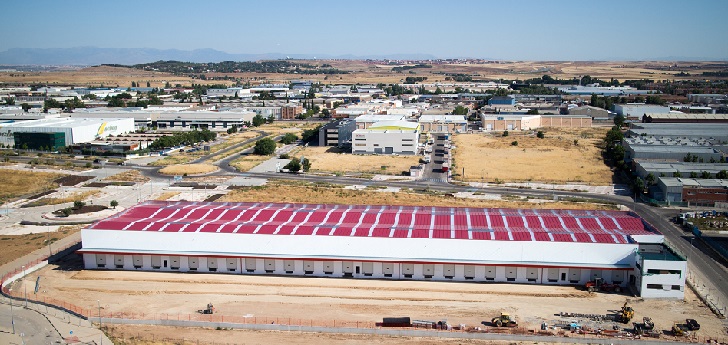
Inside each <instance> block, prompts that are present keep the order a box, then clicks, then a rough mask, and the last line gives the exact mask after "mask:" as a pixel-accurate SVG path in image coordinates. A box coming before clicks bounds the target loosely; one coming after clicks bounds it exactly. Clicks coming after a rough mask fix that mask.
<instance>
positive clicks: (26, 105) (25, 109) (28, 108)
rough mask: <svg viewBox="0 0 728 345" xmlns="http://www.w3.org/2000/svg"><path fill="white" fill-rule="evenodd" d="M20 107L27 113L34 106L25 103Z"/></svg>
mask: <svg viewBox="0 0 728 345" xmlns="http://www.w3.org/2000/svg"><path fill="white" fill-rule="evenodd" d="M20 107H21V108H23V111H24V112H26V113H27V112H28V110H30V108H32V107H31V106H30V104H28V103H23V104H21V105H20Z"/></svg>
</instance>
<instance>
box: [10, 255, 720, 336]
mask: <svg viewBox="0 0 728 345" xmlns="http://www.w3.org/2000/svg"><path fill="white" fill-rule="evenodd" d="M75 265H78V262H76V263H75V264H74V265H71V266H64V267H61V269H58V267H54V266H49V267H46V268H44V269H43V270H41V271H39V272H38V275H40V276H41V277H42V279H41V289H40V291H39V293H38V296H37V297H38V298H40V299H42V298H43V297H53V298H57V299H61V300H63V301H67V302H70V303H73V304H75V305H77V306H79V307H81V308H88V309H90V310H93V311H96V308H97V300H99V301H101V307H102V310H103V311H102V312H103V313H104V314H108V313H127V314H129V313H135V314H139V313H142V312H143V313H145V314H147V317H148V315H149V314H152V315H160V314H166V315H172V317H175V316H176V317H178V318H182V319H186V318H188V317H192V318H193V319H194V318H195V317H196V315H197V314H196V311H197V310H198V309H201V308H203V307H204V306H205V305H206V304H207V303H208V302H212V303H213V304H214V305H215V307H216V309H217V314H216V315H222V316H226V317H230V318H234V317H243V316H247V317H255V318H264V317H265V318H281V319H285V318H291V319H303V320H310V319H313V320H314V321H313V322H314V323H317V322H331V321H333V320H337V324H338V323H343V322H354V323H356V322H359V323H360V324H361V325H372V324H373V323H374V322H376V321H380V320H381V318H382V317H388V316H410V317H412V318H413V319H421V320H434V321H437V320H443V319H446V320H448V321H449V322H450V323H451V324H466V325H470V326H477V325H480V322H481V321H483V320H486V319H490V318H491V317H493V316H495V315H497V314H498V313H500V312H501V311H504V312H509V313H511V314H513V315H515V316H516V317H517V318H518V320H519V322H520V323H521V325H522V326H525V327H527V328H530V329H535V328H537V327H538V326H539V324H540V323H541V322H542V321H547V322H549V323H551V322H552V321H556V320H558V319H559V317H557V316H554V314H555V313H558V312H576V313H585V314H606V313H609V311H613V310H616V309H618V308H619V306H621V305H622V303H624V301H625V300H626V299H627V298H628V297H627V296H626V295H616V294H589V293H587V292H584V291H581V290H578V289H575V288H574V287H567V286H564V287H560V286H543V285H514V284H475V283H455V282H453V283H449V282H416V281H389V280H353V279H331V278H296V277H277V276H247V275H225V274H180V273H157V272H125V271H87V270H77V267H78V266H75ZM35 277H36V274H33V275H29V277H28V281H27V284H30V285H29V289H32V288H33V286H34V283H35ZM14 289H16V290H15V291H21V290H20V289H22V286H17V287H14ZM629 299H630V300H631V301H632V305H633V306H634V308H635V310H636V315H635V321H637V320H641V319H642V317H643V316H650V317H652V318H653V320H654V321H655V324H656V326H657V327H658V328H659V329H669V328H670V327H671V326H672V324H673V322H675V321H681V320H682V321H684V319H685V318H688V317H689V318H695V319H697V320H698V321H699V322H700V323H701V324H702V329H701V331H700V333H699V334H700V335H701V336H714V337H725V336H726V335H725V333H723V332H724V331H723V329H722V323H721V321H720V320H718V319H717V318H716V317H714V316H713V314H712V313H711V312H710V311H709V310H708V309H707V308H706V307H704V306H702V304H700V303H699V302H698V301H697V299H696V297H695V295H694V294H693V293H692V292H691V291H686V300H685V301H675V300H647V301H642V300H639V299H636V298H631V297H630V298H629ZM606 326H607V325H605V328H606ZM609 326H611V324H610V325H609ZM625 327H626V326H625ZM630 327H631V325H630ZM312 343H313V342H312Z"/></svg>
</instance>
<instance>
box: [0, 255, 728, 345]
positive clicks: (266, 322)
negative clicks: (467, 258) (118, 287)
mask: <svg viewBox="0 0 728 345" xmlns="http://www.w3.org/2000/svg"><path fill="white" fill-rule="evenodd" d="M73 246H75V244H74V245H72V246H69V247H66V248H64V249H61V250H58V251H57V253H59V252H63V251H65V250H68V249H69V248H72V247H73ZM46 260H48V258H39V259H36V260H33V261H31V262H28V263H27V264H26V265H24V266H25V271H26V272H24V270H23V269H22V268H16V269H14V270H13V271H11V272H7V273H6V274H4V275H3V276H2V279H0V283H2V289H1V291H2V294H3V295H5V296H7V297H9V298H12V299H13V300H15V301H16V302H14V303H20V304H21V305H23V304H24V305H26V306H35V307H37V306H45V307H46V313H48V311H47V308H54V309H58V310H61V311H64V312H67V313H71V314H74V315H76V316H78V317H81V318H83V319H87V320H89V321H95V322H99V323H100V324H102V325H104V326H107V327H108V326H113V325H121V324H138V325H168V326H178V327H208V328H215V327H218V328H233V329H254V330H256V329H257V330H263V329H265V330H280V331H303V332H322V333H348V334H372V335H390V336H415V337H422V336H424V337H448V338H463V339H493V340H495V339H512V340H519V341H545V342H561V341H562V340H560V339H563V338H550V337H549V336H551V337H568V339H569V342H572V341H573V342H576V343H602V344H617V343H619V344H629V343H630V342H632V341H634V338H629V339H627V338H624V339H619V338H614V337H605V336H596V335H594V334H574V333H572V334H571V335H569V334H568V333H566V334H562V333H556V334H553V333H550V334H548V335H545V334H541V333H542V332H539V331H538V330H528V329H523V328H519V330H518V331H519V332H516V333H512V334H511V333H503V332H501V329H492V330H486V331H472V328H471V331H470V332H465V331H446V330H431V329H428V330H424V329H416V328H404V329H383V328H380V327H377V326H376V324H375V323H374V322H373V321H352V320H321V319H300V318H290V317H275V316H252V315H249V316H248V315H244V316H238V315H220V314H202V313H199V312H198V313H144V312H139V313H134V312H122V311H111V310H103V309H102V308H101V306H100V305H99V306H91V307H89V306H85V307H82V306H78V305H75V304H72V303H68V302H66V301H63V300H61V299H57V298H53V297H50V296H42V297H38V296H37V295H36V294H35V293H34V292H35V290H34V289H32V290H31V294H28V293H27V285H24V286H23V291H19V289H13V288H12V287H13V284H11V283H12V282H13V281H14V280H16V279H18V278H19V277H24V276H25V273H27V272H28V271H33V270H35V269H38V268H40V267H42V266H43V265H44V264H45V263H46V262H47V261H46ZM21 274H22V275H21ZM27 283H28V282H27V281H26V280H24V281H23V284H27ZM524 337H525V338H524ZM595 337H596V338H595ZM203 339H204V337H203ZM665 339H672V340H678V341H683V342H696V343H697V342H699V343H709V342H711V341H716V340H718V339H715V338H708V337H702V336H693V337H690V338H675V337H667V338H665ZM159 340H164V341H171V342H174V343H178V344H183V343H185V342H186V341H191V340H188V339H172V338H163V339H159ZM577 340H579V341H577ZM582 340H583V341H582ZM720 341H721V342H722V343H726V341H727V340H726V339H723V340H720ZM197 342H198V343H199V340H198V341H197ZM207 343H209V342H207ZM640 343H645V344H651V343H654V341H652V340H650V339H642V340H641V341H640Z"/></svg>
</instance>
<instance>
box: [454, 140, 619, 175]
mask: <svg viewBox="0 0 728 345" xmlns="http://www.w3.org/2000/svg"><path fill="white" fill-rule="evenodd" d="M607 130H608V128H598V127H595V128H589V129H556V128H547V129H543V131H544V134H545V138H544V139H539V138H537V137H536V135H535V134H528V133H522V132H516V131H510V135H509V136H507V137H501V136H500V134H501V133H497V135H498V136H494V135H493V134H482V133H477V134H459V135H456V136H454V143H455V145H456V149H455V150H454V151H455V152H454V158H455V168H454V169H453V171H454V172H457V173H461V172H462V169H463V168H465V178H464V179H463V177H462V176H458V178H459V179H461V180H465V181H481V179H482V180H485V181H487V182H493V181H500V182H523V181H533V182H550V183H563V182H580V183H586V184H591V185H607V184H611V183H612V172H611V171H610V169H609V167H608V166H607V165H605V164H604V162H603V160H602V158H601V151H600V149H599V147H598V144H599V143H600V142H601V140H602V138H604V135H605V134H606V132H607ZM574 140H577V141H578V142H577V144H576V145H575V144H574ZM514 141H517V142H518V145H517V146H513V145H512V143H513V142H514Z"/></svg>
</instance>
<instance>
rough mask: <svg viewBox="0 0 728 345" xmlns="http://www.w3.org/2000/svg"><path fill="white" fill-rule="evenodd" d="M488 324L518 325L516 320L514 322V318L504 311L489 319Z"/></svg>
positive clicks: (500, 325) (499, 325)
mask: <svg viewBox="0 0 728 345" xmlns="http://www.w3.org/2000/svg"><path fill="white" fill-rule="evenodd" d="M483 323H485V322H483ZM490 324H491V325H493V326H496V327H516V326H518V322H516V319H515V318H514V317H511V316H510V315H509V314H506V313H501V314H500V316H498V317H494V318H493V319H492V320H490Z"/></svg>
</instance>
